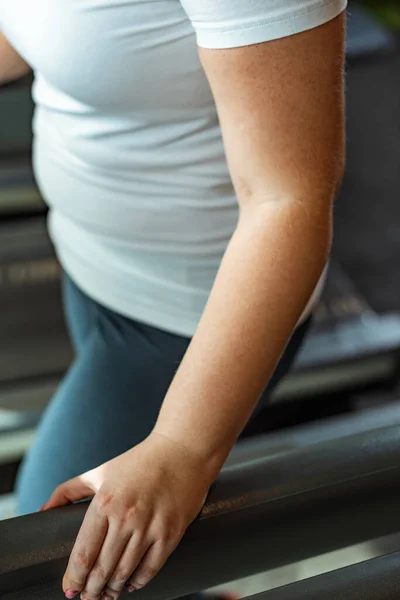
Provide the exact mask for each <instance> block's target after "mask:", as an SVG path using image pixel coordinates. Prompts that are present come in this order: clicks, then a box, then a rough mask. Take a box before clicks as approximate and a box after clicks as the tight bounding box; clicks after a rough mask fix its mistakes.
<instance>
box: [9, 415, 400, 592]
mask: <svg viewBox="0 0 400 600" xmlns="http://www.w3.org/2000/svg"><path fill="white" fill-rule="evenodd" d="M259 444H260V454H261V453H262V448H263V445H264V444H265V445H266V447H268V436H267V437H266V439H264V438H260V440H259ZM243 447H244V449H245V444H243ZM382 489H384V494H383V493H382ZM399 499H400V427H398V426H397V427H387V428H384V429H379V430H374V431H368V432H363V433H361V434H358V435H355V436H348V437H345V438H343V439H337V440H333V441H329V442H325V443H319V444H315V445H313V446H309V447H303V448H300V449H296V450H293V451H290V452H287V453H282V454H279V455H276V456H272V457H271V456H266V457H264V458H259V459H256V460H253V461H250V462H248V463H245V464H240V461H239V463H238V465H237V466H235V465H233V466H231V467H229V468H226V469H225V470H224V471H223V472H222V473H221V475H220V477H219V478H218V480H217V482H216V483H215V485H214V486H213V489H212V490H211V492H210V495H209V498H208V500H207V502H206V505H205V507H204V509H203V511H202V513H201V515H200V517H199V518H198V519H197V520H196V521H195V523H194V524H193V525H192V526H191V527H190V528H189V530H188V531H187V533H186V535H185V536H184V538H183V540H182V542H181V544H180V546H179V547H178V549H177V550H176V551H175V552H174V554H173V555H172V557H171V558H170V559H169V561H168V562H167V564H166V566H165V567H164V568H163V569H162V571H161V572H160V574H159V575H158V576H157V577H156V578H155V579H154V580H153V581H152V582H151V583H150V584H149V585H148V586H146V587H145V588H144V589H143V590H141V591H138V592H136V595H138V594H139V596H140V598H147V597H148V598H149V597H151V598H152V600H159V599H163V600H168V599H169V598H176V597H178V596H181V595H184V594H186V593H190V592H193V591H196V590H198V589H206V588H208V587H211V586H213V585H216V584H218V583H223V582H226V581H229V580H232V579H236V578H240V577H245V576H247V575H251V574H253V573H256V572H259V571H262V570H267V569H270V568H275V567H278V566H281V565H283V564H288V563H291V562H295V561H297V560H301V559H304V558H307V557H310V556H315V555H318V554H321V553H323V552H328V551H330V550H334V549H337V548H340V547H345V546H348V545H351V544H354V543H359V542H362V541H366V540H368V539H371V538H373V537H379V536H382V535H386V534H389V533H392V532H395V531H398V530H400V514H399V513H400V511H398V501H399ZM86 509H87V505H86V504H77V505H74V506H68V507H63V508H60V509H56V510H52V511H48V512H45V513H36V514H33V515H28V516H25V517H20V518H17V519H10V520H6V521H3V522H1V523H0V595H1V598H3V599H4V600H6V599H7V600H8V599H10V600H11V599H12V600H19V598H21V599H22V598H24V597H25V598H26V596H24V595H19V594H21V592H19V590H21V589H25V590H26V589H27V588H30V592H29V594H30V597H32V598H33V597H36V596H35V594H34V593H33V590H34V589H35V586H36V588H37V589H38V590H41V591H40V594H39V595H38V597H41V600H52V599H53V598H54V594H55V593H56V591H57V590H59V589H60V584H61V577H62V574H63V570H64V569H65V566H66V563H67V559H68V556H69V553H70V551H71V549H72V547H73V543H74V540H75V538H76V535H77V533H78V530H79V527H80V525H81V523H82V519H83V517H84V514H85V511H86ZM43 586H44V587H43ZM49 590H51V593H50V591H49ZM12 592H14V593H12ZM26 593H27V592H25V594H26ZM32 594H33V595H32ZM46 594H47V596H46Z"/></svg>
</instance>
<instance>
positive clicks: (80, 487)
mask: <svg viewBox="0 0 400 600" xmlns="http://www.w3.org/2000/svg"><path fill="white" fill-rule="evenodd" d="M93 494H94V490H93V488H92V487H91V486H90V484H89V483H88V482H87V481H83V479H82V478H81V477H75V478H74V479H70V480H69V481H67V482H65V483H63V484H61V485H59V486H58V488H56V489H55V491H54V492H53V494H52V495H51V497H50V499H49V500H48V502H46V504H44V505H43V506H42V508H41V510H49V509H51V508H56V507H57V506H64V505H65V504H71V502H77V501H78V500H83V499H84V498H90V497H91V496H93Z"/></svg>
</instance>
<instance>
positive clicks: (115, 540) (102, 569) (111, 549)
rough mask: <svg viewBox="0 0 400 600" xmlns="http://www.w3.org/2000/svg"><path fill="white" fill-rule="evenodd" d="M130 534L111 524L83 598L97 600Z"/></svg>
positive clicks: (115, 524) (113, 523) (89, 576)
mask: <svg viewBox="0 0 400 600" xmlns="http://www.w3.org/2000/svg"><path fill="white" fill-rule="evenodd" d="M131 535H132V532H131V531H130V530H128V529H126V530H125V531H124V530H123V529H122V527H121V525H120V524H119V523H118V524H117V523H116V522H111V523H110V524H109V527H108V531H107V535H106V538H105V540H104V543H103V545H102V547H101V550H100V552H99V555H98V557H97V560H96V562H95V563H94V565H93V567H92V569H91V571H90V573H89V575H88V577H87V579H86V584H85V588H84V590H83V596H84V597H85V598H86V600H98V598H100V596H101V594H102V593H103V590H104V588H105V587H106V586H107V584H108V581H109V579H110V578H111V576H112V575H113V573H114V571H115V569H116V567H117V565H118V562H119V560H120V559H121V556H122V554H123V552H124V550H125V547H126V545H127V543H128V541H129V540H130V538H131Z"/></svg>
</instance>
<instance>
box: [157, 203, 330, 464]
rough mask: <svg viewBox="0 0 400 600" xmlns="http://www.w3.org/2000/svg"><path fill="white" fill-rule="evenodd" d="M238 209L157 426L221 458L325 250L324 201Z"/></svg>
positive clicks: (213, 457) (249, 408) (309, 290)
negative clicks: (224, 251)
mask: <svg viewBox="0 0 400 600" xmlns="http://www.w3.org/2000/svg"><path fill="white" fill-rule="evenodd" d="M322 206H323V207H322V208H318V203H314V204H311V207H314V208H311V209H310V204H308V208H307V209H306V208H305V205H304V204H303V203H301V202H300V201H298V202H297V201H277V202H276V203H275V202H265V203H262V202H261V203H259V204H258V205H257V204H256V203H255V204H253V205H251V206H248V207H246V208H245V209H243V210H242V213H241V217H240V220H239V223H238V227H237V229H236V231H235V234H234V236H233V238H232V240H231V242H230V244H229V247H228V249H227V252H226V254H225V257H224V259H223V262H222V264H221V268H220V271H219V273H218V276H217V278H216V281H215V284H214V287H213V290H212V293H211V295H210V298H209V302H208V304H207V306H206V309H205V311H204V314H203V316H202V319H201V321H200V324H199V327H198V330H197V332H196V334H195V335H194V337H193V340H192V342H191V344H190V346H189V349H188V351H187V353H186V356H185V358H184V360H183V361H182V364H181V366H180V368H179V370H178V372H177V374H176V376H175V378H174V381H173V383H172V385H171V387H170V389H169V391H168V394H167V396H166V398H165V401H164V404H163V406H162V409H161V412H160V415H159V419H158V422H157V425H156V428H155V431H157V432H158V433H161V434H163V435H166V436H168V437H170V438H172V439H174V440H176V441H177V442H178V443H181V444H182V445H185V446H187V447H189V448H190V449H191V450H193V451H194V452H196V453H198V454H200V455H202V456H203V457H204V458H205V459H206V460H208V461H209V462H210V464H212V465H213V468H215V472H218V470H219V469H220V468H221V466H222V464H223V463H224V461H225V458H226V456H227V455H228V453H229V451H230V449H231V447H232V446H233V444H234V443H235V441H236V439H237V437H238V436H239V434H240V432H241V430H242V429H243V427H244V426H245V424H246V422H247V420H248V418H249V416H250V414H251V412H252V410H253V408H254V406H255V404H256V402H257V400H258V398H259V396H260V394H261V393H262V391H263V390H264V388H265V386H266V385H267V383H268V380H269V378H270V377H271V375H272V373H273V371H274V369H275V367H276V364H277V362H278V360H279V358H280V356H281V354H282V352H283V350H284V347H285V345H286V343H287V341H288V339H289V338H290V335H291V333H292V331H293V329H294V328H295V326H296V323H297V321H298V319H299V317H300V316H301V313H302V311H303V310H304V307H305V305H306V303H307V301H308V300H309V298H310V296H311V294H312V292H313V290H314V287H315V286H316V284H317V282H318V279H319V277H320V275H321V272H322V270H323V268H324V266H325V264H326V261H327V258H328V256H329V250H330V245H331V221H332V216H331V210H330V208H329V206H327V203H326V202H325V203H323V205H322Z"/></svg>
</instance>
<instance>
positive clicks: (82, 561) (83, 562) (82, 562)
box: [73, 551, 90, 569]
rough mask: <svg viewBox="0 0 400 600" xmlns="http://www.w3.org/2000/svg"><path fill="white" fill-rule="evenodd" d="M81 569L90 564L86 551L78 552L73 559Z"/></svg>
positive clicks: (86, 567)
mask: <svg viewBox="0 0 400 600" xmlns="http://www.w3.org/2000/svg"><path fill="white" fill-rule="evenodd" d="M73 562H74V563H75V564H76V566H77V567H78V568H79V569H88V568H89V565H90V561H89V556H88V555H87V554H86V552H82V551H81V552H77V553H76V554H75V557H74V561H73Z"/></svg>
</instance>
